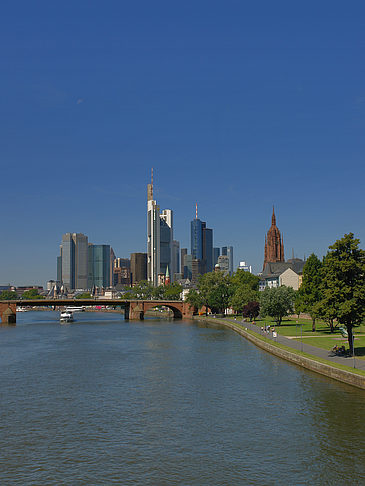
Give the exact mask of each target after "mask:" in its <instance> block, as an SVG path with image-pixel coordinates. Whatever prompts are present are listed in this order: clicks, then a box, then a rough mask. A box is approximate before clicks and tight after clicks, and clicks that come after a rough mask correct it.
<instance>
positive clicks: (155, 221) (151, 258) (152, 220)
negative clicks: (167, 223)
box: [147, 169, 160, 286]
mask: <svg viewBox="0 0 365 486" xmlns="http://www.w3.org/2000/svg"><path fill="white" fill-rule="evenodd" d="M159 273H160V208H159V206H158V205H157V203H156V201H155V200H154V199H153V169H152V176H151V184H148V185H147V279H148V281H149V282H152V284H153V285H154V286H157V285H158V274H159Z"/></svg>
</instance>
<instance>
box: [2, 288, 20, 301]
mask: <svg viewBox="0 0 365 486" xmlns="http://www.w3.org/2000/svg"><path fill="white" fill-rule="evenodd" d="M17 298H18V294H17V293H16V292H13V291H12V290H3V291H2V292H1V294H0V300H16V299H17Z"/></svg>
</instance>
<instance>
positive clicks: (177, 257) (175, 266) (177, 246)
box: [171, 240, 180, 281]
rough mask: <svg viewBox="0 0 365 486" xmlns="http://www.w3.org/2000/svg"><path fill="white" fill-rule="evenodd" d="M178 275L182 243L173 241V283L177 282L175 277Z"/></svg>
mask: <svg viewBox="0 0 365 486" xmlns="http://www.w3.org/2000/svg"><path fill="white" fill-rule="evenodd" d="M178 273H180V243H179V242H178V241H176V240H173V242H172V262H171V275H172V281H175V275H176V274H178Z"/></svg>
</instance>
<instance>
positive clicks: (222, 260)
mask: <svg viewBox="0 0 365 486" xmlns="http://www.w3.org/2000/svg"><path fill="white" fill-rule="evenodd" d="M218 265H219V268H220V270H221V271H222V272H223V273H224V274H225V275H228V274H229V256H228V255H220V256H219V257H218Z"/></svg>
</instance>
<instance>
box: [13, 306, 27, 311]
mask: <svg viewBox="0 0 365 486" xmlns="http://www.w3.org/2000/svg"><path fill="white" fill-rule="evenodd" d="M16 311H17V312H27V311H28V309H27V308H26V307H17V308H16Z"/></svg>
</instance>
